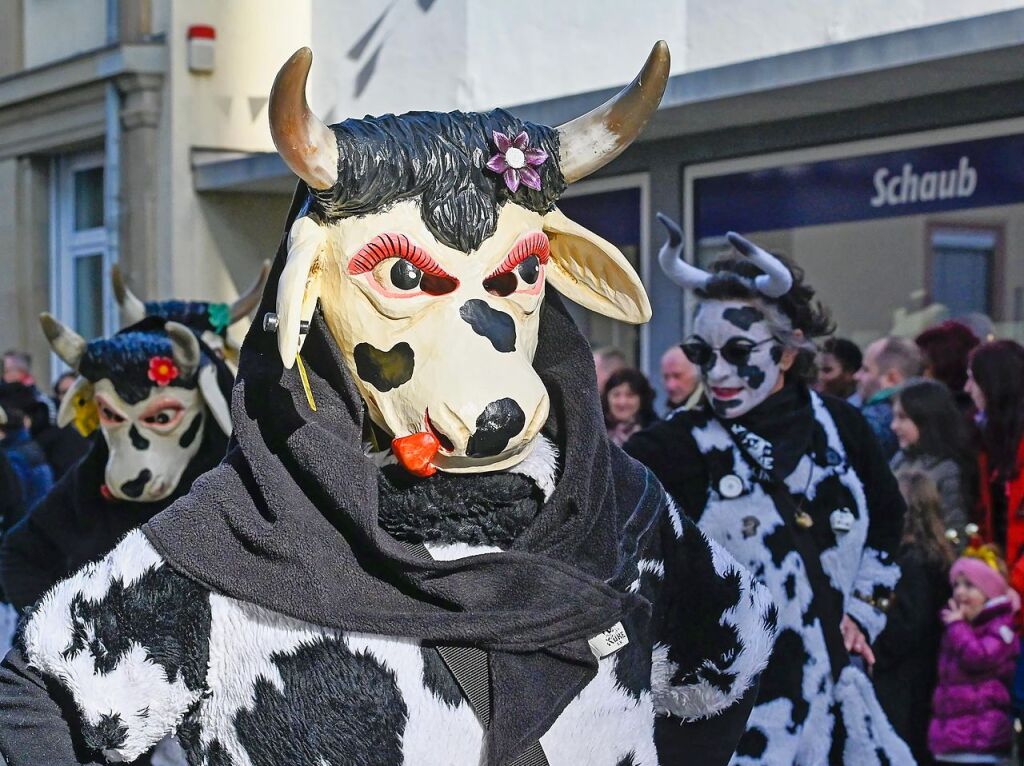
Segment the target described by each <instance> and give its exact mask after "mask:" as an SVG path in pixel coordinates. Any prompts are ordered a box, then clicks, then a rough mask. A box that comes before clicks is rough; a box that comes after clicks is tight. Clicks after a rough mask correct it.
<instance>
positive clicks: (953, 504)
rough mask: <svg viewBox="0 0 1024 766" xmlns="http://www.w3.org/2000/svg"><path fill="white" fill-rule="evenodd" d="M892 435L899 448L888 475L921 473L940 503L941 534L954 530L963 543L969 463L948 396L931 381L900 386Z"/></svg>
mask: <svg viewBox="0 0 1024 766" xmlns="http://www.w3.org/2000/svg"><path fill="white" fill-rule="evenodd" d="M892 431H893V433H894V434H896V440H897V442H898V443H899V447H900V451H899V452H897V453H896V455H895V456H894V457H893V459H892V469H893V471H894V472H896V473H897V474H899V473H900V472H901V471H904V470H907V469H918V470H921V471H923V472H925V473H926V474H927V475H928V476H929V477H930V478H931V479H932V481H934V482H935V486H936V487H937V489H938V492H939V497H940V498H941V500H942V523H943V524H944V525H945V529H955V530H956V531H957V536H958V537H959V538H960V539H966V538H965V537H964V527H965V526H967V522H968V521H969V516H970V511H969V508H970V504H971V501H972V499H973V495H974V493H973V491H972V488H973V481H972V480H971V479H972V478H973V476H974V471H975V466H974V465H973V463H974V460H975V458H974V454H973V452H972V451H971V448H970V445H969V443H968V435H967V430H966V428H965V426H964V422H963V419H962V418H961V417H960V412H959V411H958V410H957V407H956V403H955V402H954V401H953V395H952V393H950V391H949V389H948V388H946V387H945V386H944V385H942V384H941V383H939V382H938V381H937V380H924V379H916V380H911V381H908V382H907V383H905V384H903V385H902V386H900V388H899V389H897V391H896V394H895V395H894V396H893V399H892Z"/></svg>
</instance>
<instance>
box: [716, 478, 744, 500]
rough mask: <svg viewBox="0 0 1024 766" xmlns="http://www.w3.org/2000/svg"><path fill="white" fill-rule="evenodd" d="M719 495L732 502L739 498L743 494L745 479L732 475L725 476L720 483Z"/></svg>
mask: <svg viewBox="0 0 1024 766" xmlns="http://www.w3.org/2000/svg"><path fill="white" fill-rule="evenodd" d="M718 494H720V495H721V496H722V497H725V498H728V499H730V500H731V499H732V498H734V497H739V496H740V495H742V494H743V479H741V478H740V477H739V476H737V475H736V474H732V473H730V474H729V475H728V476H723V477H722V478H721V479H720V480H719V482H718Z"/></svg>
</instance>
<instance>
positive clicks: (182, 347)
mask: <svg viewBox="0 0 1024 766" xmlns="http://www.w3.org/2000/svg"><path fill="white" fill-rule="evenodd" d="M164 330H166V332H167V337H168V338H169V339H170V341H171V356H173V357H174V363H175V364H176V365H177V366H178V370H179V372H180V375H181V377H182V378H191V377H192V376H193V375H194V374H195V372H196V370H198V369H199V340H198V339H197V338H196V336H195V333H193V332H192V331H191V330H190V329H188V328H187V327H185V325H183V324H178V323H177V322H168V323H167V324H166V325H164Z"/></svg>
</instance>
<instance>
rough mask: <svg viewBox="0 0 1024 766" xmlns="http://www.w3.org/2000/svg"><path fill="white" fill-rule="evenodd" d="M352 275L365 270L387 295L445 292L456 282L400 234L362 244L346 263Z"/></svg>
mask: <svg viewBox="0 0 1024 766" xmlns="http://www.w3.org/2000/svg"><path fill="white" fill-rule="evenodd" d="M348 273H349V274H351V275H352V276H358V275H360V274H365V275H366V276H367V279H368V281H369V283H370V286H371V287H372V288H373V289H374V290H376V291H377V292H378V293H380V294H381V295H383V296H385V297H388V298H413V297H416V296H420V295H445V294H446V293H450V292H452V291H453V290H454V289H455V288H456V287H458V286H459V280H458V279H456V278H455V277H453V276H451V275H450V274H448V273H447V272H446V271H445V270H444V269H443V268H442V267H441V265H440V264H439V263H438V262H437V261H435V260H434V259H433V258H432V257H431V256H430V254H429V253H427V252H426V250H424V249H423V248H422V247H420V246H419V245H417V244H415V243H414V242H412V240H410V239H409V238H408V237H407V236H406V235H404V234H390V233H387V234H381V235H379V236H377V237H374V238H373V239H372V240H370V241H369V242H367V243H366V244H365V245H363V246H362V247H361V248H360V249H359V252H358V253H356V254H355V255H354V256H353V257H352V259H351V260H350V261H349V264H348Z"/></svg>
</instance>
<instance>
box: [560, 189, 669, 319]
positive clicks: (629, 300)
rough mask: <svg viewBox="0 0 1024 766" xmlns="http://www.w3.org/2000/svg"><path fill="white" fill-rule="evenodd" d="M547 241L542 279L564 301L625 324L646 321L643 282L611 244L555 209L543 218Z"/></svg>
mask: <svg viewBox="0 0 1024 766" xmlns="http://www.w3.org/2000/svg"><path fill="white" fill-rule="evenodd" d="M544 232H545V233H546V234H547V235H548V239H549V240H551V258H550V259H549V260H548V269H547V278H548V280H549V281H550V282H551V284H552V285H554V287H555V289H556V290H558V292H560V293H561V294H562V295H564V296H565V297H566V298H568V299H569V300H571V301H573V302H574V303H578V304H580V305H581V306H584V307H585V308H588V309H590V310H591V311H596V312H597V313H598V314H603V315H604V316H606V317H611V318H612V319H619V320H621V321H623V322H629V323H630V324H643V323H644V322H646V321H648V320H649V319H650V318H651V303H650V301H649V300H648V299H647V292H646V291H645V290H644V286H643V283H642V282H641V281H640V278H639V277H638V276H637V275H636V272H635V271H633V267H632V266H630V265H629V261H627V260H626V258H625V256H624V255H623V254H622V253H621V252H620V251H619V249H618V248H617V247H615V245H613V244H612V243H611V242H608V241H607V240H604V239H601V237H599V236H597V235H596V234H594V233H593V232H592V231H589V230H588V229H586V228H584V227H583V226H580V225H579V224H578V223H575V222H574V221H572V220H570V219H569V218H566V217H565V215H564V214H563V213H562V212H561V211H560V210H558V209H555V210H552V211H551V212H550V213H547V214H546V215H545V216H544Z"/></svg>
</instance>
